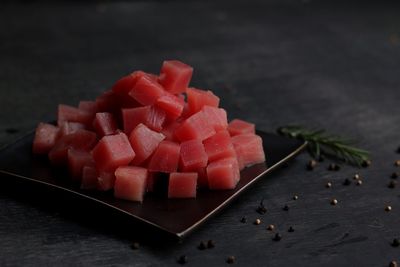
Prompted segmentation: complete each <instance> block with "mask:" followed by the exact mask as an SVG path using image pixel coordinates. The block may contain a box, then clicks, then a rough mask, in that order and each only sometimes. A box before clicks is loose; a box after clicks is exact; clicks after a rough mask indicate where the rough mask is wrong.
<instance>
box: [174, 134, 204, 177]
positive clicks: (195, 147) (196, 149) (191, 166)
mask: <svg viewBox="0 0 400 267" xmlns="http://www.w3.org/2000/svg"><path fill="white" fill-rule="evenodd" d="M207 160H208V157H207V154H206V151H205V149H204V146H203V143H202V142H201V141H200V140H197V139H195V140H189V141H185V142H182V143H181V160H180V168H181V170H183V171H185V172H186V171H194V170H197V169H199V168H202V167H205V166H207Z"/></svg>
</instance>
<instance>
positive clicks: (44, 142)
mask: <svg viewBox="0 0 400 267" xmlns="http://www.w3.org/2000/svg"><path fill="white" fill-rule="evenodd" d="M58 131H59V128H58V127H56V126H54V125H51V124H48V123H42V122H41V123H39V125H38V126H37V128H36V132H35V138H34V139H33V146H32V151H33V153H34V154H47V153H49V151H50V150H51V149H52V148H53V147H54V145H55V143H56V139H57V136H58Z"/></svg>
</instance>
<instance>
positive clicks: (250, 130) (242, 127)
mask: <svg viewBox="0 0 400 267" xmlns="http://www.w3.org/2000/svg"><path fill="white" fill-rule="evenodd" d="M228 131H229V133H230V135H231V136H235V135H238V134H255V133H256V128H255V125H254V124H253V123H250V122H247V121H243V120H239V119H234V120H232V121H231V122H230V123H229V125H228Z"/></svg>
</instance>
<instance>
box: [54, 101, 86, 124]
mask: <svg viewBox="0 0 400 267" xmlns="http://www.w3.org/2000/svg"><path fill="white" fill-rule="evenodd" d="M92 120H93V114H91V113H89V112H87V111H84V110H80V109H79V108H76V107H72V106H68V105H64V104H60V105H58V119H57V124H58V126H61V125H62V124H63V123H64V122H66V121H68V122H80V123H82V124H84V125H90V124H91V122H92Z"/></svg>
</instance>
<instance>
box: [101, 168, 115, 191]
mask: <svg viewBox="0 0 400 267" xmlns="http://www.w3.org/2000/svg"><path fill="white" fill-rule="evenodd" d="M114 183H115V174H114V173H113V172H101V173H100V175H99V176H98V177H97V189H98V190H100V191H108V190H111V189H113V188H114Z"/></svg>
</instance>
